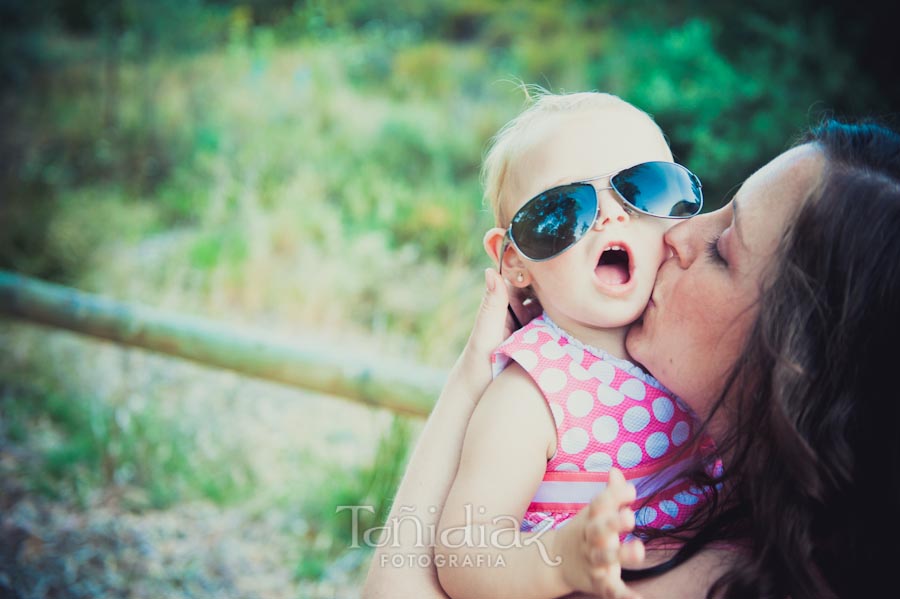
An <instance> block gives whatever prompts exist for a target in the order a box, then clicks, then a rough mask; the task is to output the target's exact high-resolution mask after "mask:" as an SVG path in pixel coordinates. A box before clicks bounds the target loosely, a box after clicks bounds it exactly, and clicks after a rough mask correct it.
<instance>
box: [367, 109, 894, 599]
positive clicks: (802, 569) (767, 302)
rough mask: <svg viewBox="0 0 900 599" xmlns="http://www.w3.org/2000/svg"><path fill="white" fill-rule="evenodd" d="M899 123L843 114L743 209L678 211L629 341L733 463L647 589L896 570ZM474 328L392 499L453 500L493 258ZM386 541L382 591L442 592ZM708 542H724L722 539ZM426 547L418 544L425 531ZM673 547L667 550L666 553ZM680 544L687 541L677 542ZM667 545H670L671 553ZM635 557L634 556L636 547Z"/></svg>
mask: <svg viewBox="0 0 900 599" xmlns="http://www.w3.org/2000/svg"><path fill="white" fill-rule="evenodd" d="M898 232H900V136H898V135H897V134H895V133H893V132H891V131H889V130H887V129H885V128H883V127H880V126H877V125H872V124H864V125H845V124H841V123H837V122H827V123H825V124H824V125H822V126H820V127H818V128H817V129H815V130H814V131H812V132H811V133H810V135H809V136H808V137H807V139H806V140H805V143H803V144H802V145H799V146H797V147H795V148H793V149H791V150H789V151H787V152H785V153H784V154H782V155H781V156H779V157H777V158H776V159H775V160H773V161H772V162H770V163H769V164H767V165H766V166H764V167H763V168H762V169H760V170H759V171H758V172H756V173H755V174H754V175H753V176H751V177H750V178H749V179H748V180H747V181H746V182H745V183H744V185H743V186H742V187H741V189H740V191H739V192H738V193H737V195H736V196H735V198H734V200H733V201H732V202H731V203H729V204H728V205H727V206H725V207H724V208H722V209H720V210H718V211H716V212H713V213H710V214H706V215H702V216H699V217H695V218H693V219H691V220H689V221H686V222H683V223H681V224H679V225H677V226H675V227H673V228H672V229H671V230H670V231H669V233H668V234H667V235H666V243H667V244H668V246H669V248H670V250H671V253H672V255H671V257H670V258H669V259H668V260H667V261H666V262H665V263H664V264H663V266H662V267H661V268H660V271H659V275H658V278H657V283H656V287H655V289H654V292H653V296H652V300H651V302H650V304H649V305H648V308H647V310H646V313H645V315H644V318H643V321H642V322H641V323H639V324H636V325H635V326H634V327H633V328H632V329H631V331H630V333H629V336H628V338H627V348H628V351H629V353H630V354H631V355H632V356H633V357H634V358H635V359H636V360H637V361H639V362H641V363H642V364H643V365H644V366H645V367H646V368H647V370H649V371H650V372H651V373H652V374H653V375H654V376H655V377H656V378H657V379H659V380H660V381H661V382H662V383H663V384H664V385H665V386H666V387H668V388H669V389H671V390H672V391H673V392H675V393H676V394H677V395H678V396H680V397H681V398H682V399H683V400H684V401H685V403H687V404H688V405H689V406H690V407H691V408H692V409H693V410H694V411H695V412H696V413H697V414H698V416H699V417H700V418H701V419H702V420H703V421H704V422H705V425H706V426H705V428H706V431H707V432H708V433H709V434H710V435H712V437H713V438H714V439H715V440H716V443H717V446H718V448H719V451H720V452H721V455H722V457H723V460H724V463H725V472H726V474H725V479H724V480H723V481H722V482H723V483H724V484H723V486H722V490H721V492H720V494H719V497H718V501H717V502H716V504H715V505H716V508H715V509H714V510H713V511H712V512H711V513H710V515H709V517H708V518H707V519H706V520H705V522H703V524H702V526H701V527H699V529H698V530H697V531H696V534H695V538H696V539H697V541H698V542H697V543H695V544H691V543H689V544H688V545H689V546H691V547H690V548H691V549H692V550H693V549H694V548H695V545H697V544H703V543H706V544H705V546H703V548H702V549H701V550H700V551H699V553H697V554H696V555H694V556H693V557H691V558H690V559H688V560H687V561H684V563H681V564H680V565H677V567H675V568H673V569H671V570H669V571H667V572H664V573H662V574H660V575H658V576H656V577H651V578H647V579H644V580H641V581H639V582H636V583H634V584H633V585H632V588H633V589H634V590H637V591H638V592H640V593H641V594H642V595H643V596H644V597H647V598H649V597H667V598H668V597H677V596H684V597H697V596H704V595H706V594H707V592H709V593H710V594H711V595H713V596H727V597H788V596H790V597H791V598H792V599H800V598H805V597H816V598H821V597H857V596H865V595H869V594H874V593H875V590H876V589H882V593H881V594H883V589H884V588H889V586H888V585H891V583H892V582H893V576H892V572H891V569H890V567H889V566H890V564H889V560H891V556H892V555H893V553H894V552H893V551H891V550H890V547H888V546H887V543H888V542H889V541H890V540H893V539H894V538H896V537H897V533H900V530H898V529H900V525H898V523H897V521H896V519H895V518H892V517H891V516H892V514H890V512H889V510H891V509H892V508H894V507H898V504H900V435H898V434H896V432H895V430H894V429H895V428H896V427H897V426H898V424H897V423H898V421H900V418H898V416H900V402H898V401H897V399H898V398H897V397H896V392H894V391H893V388H892V386H891V385H890V383H889V382H888V381H886V380H885V379H884V376H885V373H889V372H890V371H891V370H890V368H891V366H893V362H894V361H895V358H894V356H895V355H896V354H895V352H893V351H892V349H893V343H894V341H895V339H897V338H898V337H900V235H898V234H897V233H898ZM487 280H488V293H487V294H486V296H485V301H484V303H483V305H482V309H481V311H480V313H479V315H478V318H477V320H476V325H475V329H474V331H473V335H472V338H471V339H470V342H469V344H468V345H467V347H466V349H465V350H464V352H463V354H462V356H461V358H460V361H459V362H458V364H457V366H456V367H455V368H454V371H453V373H452V375H451V377H450V380H449V382H448V384H447V386H446V388H445V389H444V393H443V394H442V396H441V398H440V399H439V400H438V403H437V404H436V406H435V410H434V412H433V414H432V417H431V418H430V419H429V422H428V424H427V425H426V427H425V430H424V431H423V434H422V437H421V440H420V443H419V446H418V447H417V448H416V451H415V453H414V455H413V456H412V458H411V460H410V464H409V466H408V471H407V475H406V477H405V479H404V481H403V483H402V485H401V487H400V489H399V491H398V494H397V497H396V499H395V506H394V512H393V513H392V516H398V515H399V516H403V515H405V514H404V513H401V510H402V508H403V506H410V505H412V506H414V507H413V509H412V511H409V512H408V514H409V515H412V516H415V517H418V518H419V519H420V520H419V521H420V524H421V525H423V526H427V525H428V524H429V523H431V524H433V523H435V522H436V521H437V519H438V518H439V516H440V506H441V505H442V503H443V500H444V497H445V495H446V491H447V488H448V487H449V485H450V483H451V482H452V477H453V473H454V472H455V467H456V463H457V460H458V454H459V449H460V446H461V443H462V436H463V432H464V428H465V424H466V421H467V419H468V416H469V415H470V413H471V411H472V409H473V406H474V402H475V401H477V398H478V397H479V395H480V392H481V390H482V389H483V388H484V386H485V385H486V384H487V382H488V380H489V372H488V370H489V368H488V362H487V356H488V355H489V352H490V350H491V349H492V348H493V347H494V346H495V345H496V344H497V343H498V342H499V341H500V340H501V339H502V338H503V337H504V333H505V331H504V330H503V324H502V323H503V316H502V313H503V312H504V310H505V303H506V293H505V289H504V286H503V285H501V284H500V283H499V282H498V279H497V277H496V275H495V274H494V273H488V275H487ZM413 528H414V527H401V528H400V529H398V531H399V533H400V534H399V535H398V536H396V537H395V538H393V539H392V540H391V541H392V542H391V543H390V544H388V545H386V546H384V547H380V548H379V549H378V550H377V551H376V554H375V557H374V560H373V564H372V568H371V570H370V574H369V579H368V581H367V584H366V589H365V593H366V596H368V597H379V596H385V597H397V596H401V595H402V596H410V597H443V596H444V595H443V592H442V591H441V589H440V587H439V585H438V584H437V579H436V576H435V574H434V569H433V567H431V566H430V565H428V564H427V560H421V561H420V562H419V563H424V564H426V566H425V567H421V568H420V567H418V566H414V567H408V565H407V567H399V568H398V567H395V566H396V562H395V563H394V564H393V565H392V564H391V562H390V560H389V559H388V560H385V559H384V557H385V556H390V555H391V554H392V553H398V552H402V553H404V555H408V554H409V552H410V551H411V550H416V551H420V552H421V554H422V555H430V547H428V546H427V543H426V544H423V543H417V539H415V538H414V537H415V532H416V531H415V530H413ZM708 541H715V542H712V543H709V542H708ZM417 544H418V545H421V546H420V547H418V548H416V547H415V546H416V545H417ZM653 553H654V552H648V561H647V562H645V565H646V564H648V563H653V561H654V556H653V555H652V554H653ZM664 557H666V558H668V557H670V556H668V555H666V556H664ZM655 561H659V558H658V557H657V558H656V560H655ZM623 565H625V566H627V567H633V566H635V564H634V563H633V562H631V563H629V562H623Z"/></svg>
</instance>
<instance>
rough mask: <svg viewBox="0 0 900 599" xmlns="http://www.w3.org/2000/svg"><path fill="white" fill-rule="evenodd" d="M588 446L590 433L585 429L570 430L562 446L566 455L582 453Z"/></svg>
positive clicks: (563, 438) (564, 436) (563, 437)
mask: <svg viewBox="0 0 900 599" xmlns="http://www.w3.org/2000/svg"><path fill="white" fill-rule="evenodd" d="M587 444H588V433H587V431H586V430H584V429H583V428H578V427H575V428H570V429H569V430H567V431H566V432H565V434H564V435H563V436H562V441H561V442H560V446H561V447H562V450H563V451H564V452H566V453H580V452H582V451H584V448H585V447H587Z"/></svg>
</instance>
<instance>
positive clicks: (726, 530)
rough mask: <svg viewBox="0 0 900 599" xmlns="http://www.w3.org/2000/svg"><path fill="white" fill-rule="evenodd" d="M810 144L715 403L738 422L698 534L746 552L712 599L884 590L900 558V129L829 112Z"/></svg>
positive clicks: (723, 443)
mask: <svg viewBox="0 0 900 599" xmlns="http://www.w3.org/2000/svg"><path fill="white" fill-rule="evenodd" d="M802 141H803V143H812V144H815V145H816V146H818V147H819V148H820V149H821V151H822V152H823V154H824V156H825V158H826V166H825V168H824V171H823V174H822V177H821V179H820V181H819V184H818V185H817V186H816V187H815V189H814V190H812V193H811V195H810V197H808V198H806V200H805V201H804V203H803V205H802V207H801V208H799V210H798V213H797V217H796V220H795V221H794V222H793V223H792V224H790V225H789V226H788V228H787V231H786V233H785V235H784V237H783V239H782V241H781V244H780V246H779V248H778V253H777V256H778V259H777V260H776V261H775V264H773V265H772V267H771V271H770V272H769V273H768V276H767V278H766V282H765V286H764V289H763V290H762V294H761V297H760V300H759V306H758V310H759V313H758V317H757V319H756V322H755V324H754V325H753V327H752V329H751V332H750V335H749V339H748V341H747V345H746V347H745V350H744V352H743V354H742V357H741V358H740V359H739V360H738V362H737V364H736V365H735V368H734V371H733V372H732V375H731V377H730V379H729V381H730V382H729V384H728V386H727V388H726V390H725V392H724V393H723V395H722V397H721V398H720V400H719V402H718V404H717V406H716V409H726V410H727V411H728V413H729V414H730V415H733V422H734V426H733V427H732V429H731V432H730V435H729V436H728V437H727V438H725V439H722V440H720V443H719V450H720V451H721V455H723V456H727V457H726V461H725V474H724V476H723V477H722V479H721V481H720V482H721V483H723V484H722V486H721V488H720V491H719V492H718V493H717V497H714V501H713V502H711V506H712V508H711V510H710V512H709V513H708V517H707V518H706V520H705V522H704V523H703V526H702V528H700V532H699V534H698V537H697V538H698V539H700V540H701V541H707V540H709V539H711V538H712V539H718V540H724V541H726V542H729V541H730V542H733V543H736V544H738V546H739V547H741V548H742V549H743V551H741V552H740V553H738V558H737V560H736V562H735V564H734V565H733V566H732V567H731V569H730V570H729V571H727V572H726V573H725V575H724V576H722V577H721V578H720V579H719V580H718V581H717V582H716V583H715V584H714V585H713V587H712V589H711V590H710V596H712V597H728V598H733V597H753V598H757V597H778V598H783V597H790V598H791V599H807V598H810V599H827V598H830V597H863V596H879V595H880V594H883V593H884V592H885V589H890V588H893V587H894V585H895V584H896V582H895V579H896V571H895V570H894V569H893V568H898V569H900V564H897V565H895V564H894V563H893V562H894V557H895V556H896V555H900V553H898V552H897V551H896V550H895V549H894V544H895V543H900V514H895V513H894V511H895V510H898V509H900V351H898V349H900V135H898V134H897V133H895V132H893V131H891V130H890V129H888V128H886V127H884V126H882V125H879V124H876V123H871V122H866V123H857V124H847V123H841V122H837V121H827V122H825V123H823V124H822V125H820V126H818V127H816V128H814V129H813V130H811V131H810V133H809V134H808V135H807V136H806V137H805V138H804V139H803V140H802ZM895 368H896V369H897V370H896V371H895V370H894V369H895ZM895 375H897V376H898V380H897V381H895V380H894V377H895ZM707 482H709V481H707ZM713 492H714V493H715V491H713Z"/></svg>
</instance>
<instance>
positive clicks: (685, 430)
mask: <svg viewBox="0 0 900 599" xmlns="http://www.w3.org/2000/svg"><path fill="white" fill-rule="evenodd" d="M690 434H691V427H690V426H689V425H688V423H687V422H685V421H683V420H682V421H681V422H679V423H678V424H676V425H675V428H673V429H672V443H674V444H675V445H681V444H682V443H684V442H685V441H687V438H688V435H690Z"/></svg>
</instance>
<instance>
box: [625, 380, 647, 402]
mask: <svg viewBox="0 0 900 599" xmlns="http://www.w3.org/2000/svg"><path fill="white" fill-rule="evenodd" d="M619 391H620V392H621V393H622V394H624V395H626V396H628V397H630V398H631V399H636V400H638V401H641V400H643V399H644V398H645V397H646V396H647V388H646V387H645V386H644V383H642V382H641V381H639V380H637V379H628V380H627V381H625V382H624V383H622V386H621V387H619Z"/></svg>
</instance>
